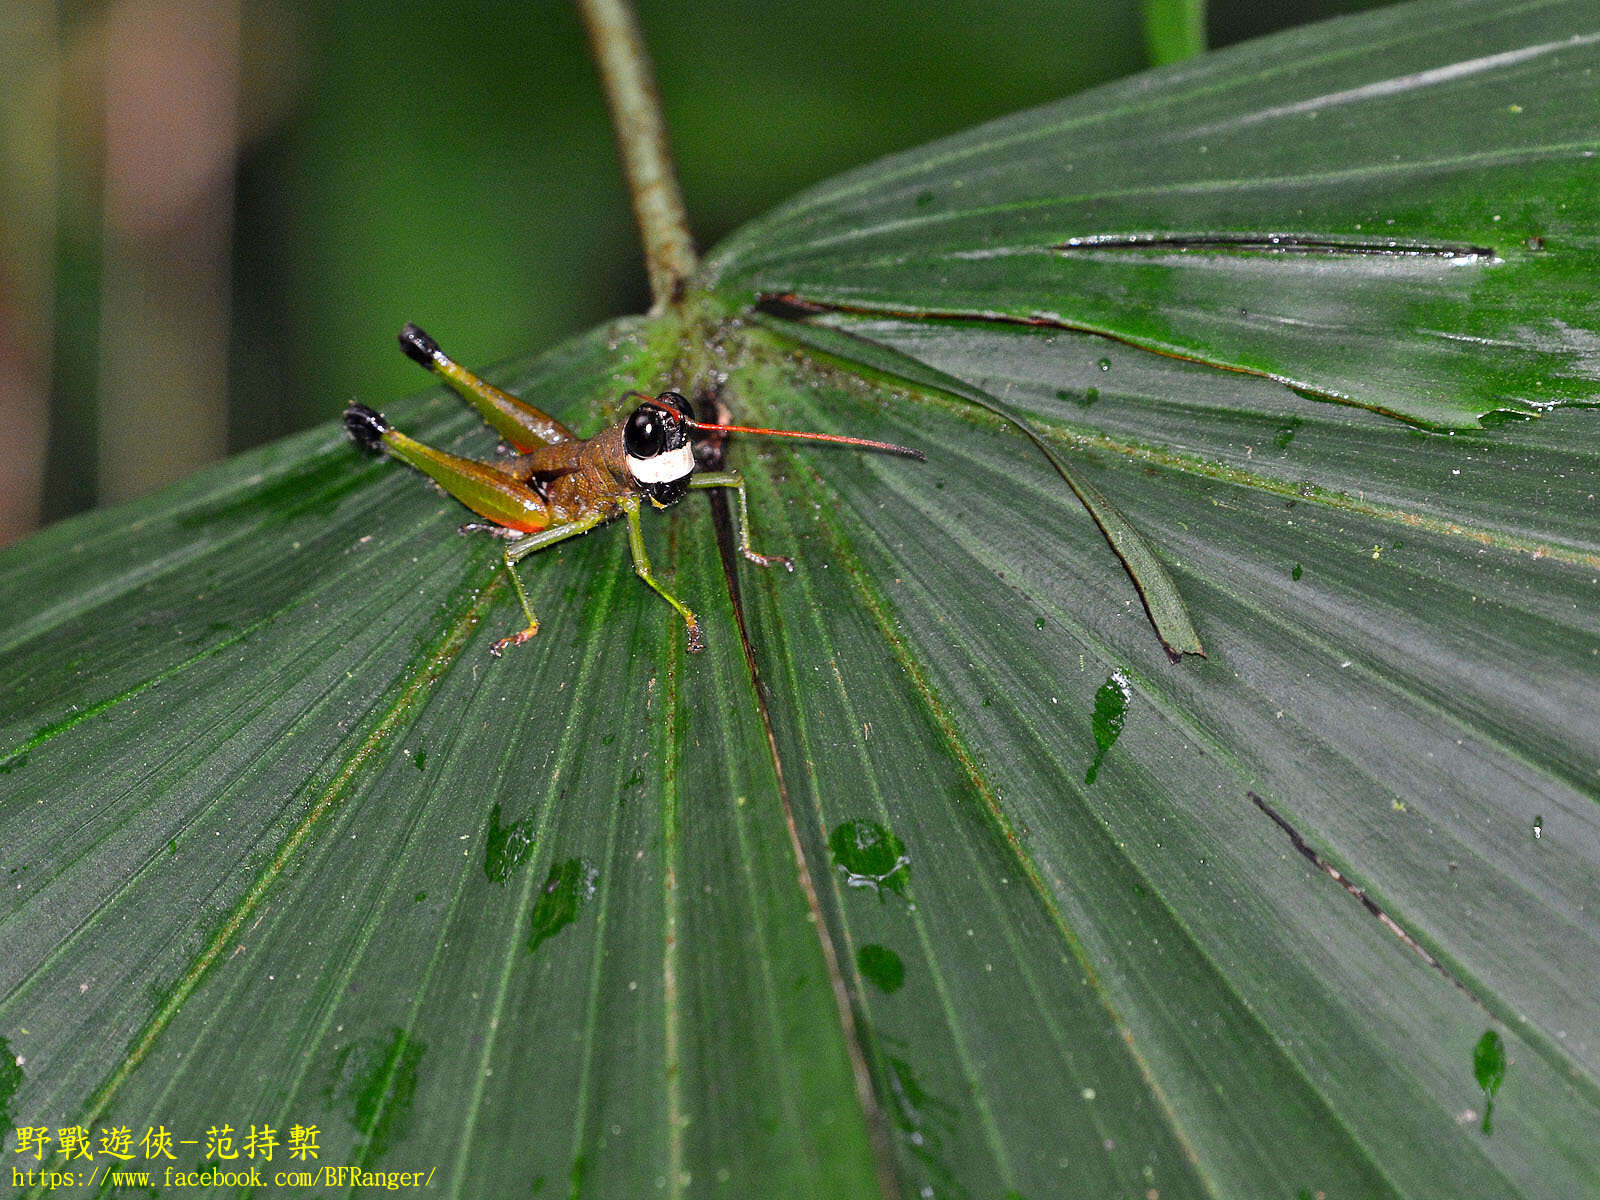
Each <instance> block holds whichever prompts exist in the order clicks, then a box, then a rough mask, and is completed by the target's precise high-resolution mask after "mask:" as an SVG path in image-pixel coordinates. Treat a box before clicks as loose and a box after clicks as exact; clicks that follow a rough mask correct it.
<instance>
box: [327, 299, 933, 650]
mask: <svg viewBox="0 0 1600 1200" xmlns="http://www.w3.org/2000/svg"><path fill="white" fill-rule="evenodd" d="M400 348H401V349H402V350H404V351H405V353H406V356H407V357H408V358H411V359H412V360H413V361H415V362H418V363H420V364H421V365H422V366H424V367H426V368H427V369H428V370H429V371H432V372H433V373H434V374H436V375H438V376H440V377H441V378H442V379H444V381H445V382H446V383H448V384H449V385H450V386H451V387H452V388H453V389H455V391H456V392H457V393H459V394H460V395H461V397H462V398H463V399H464V400H466V402H467V403H468V404H470V405H472V407H473V408H474V409H476V410H477V412H478V414H479V415H480V416H481V417H482V418H483V419H484V421H485V422H486V423H487V424H488V425H490V426H491V427H492V428H493V429H494V430H495V431H496V432H497V433H499V434H500V436H501V437H502V438H504V439H505V440H506V441H507V442H509V443H510V444H511V446H512V447H513V448H514V449H515V450H516V451H517V453H515V454H513V455H510V456H508V457H505V458H501V459H498V460H495V461H489V462H485V461H479V460H478V459H473V458H463V457H461V456H460V455H458V454H451V453H449V452H448V451H444V450H438V449H435V448H434V447H432V446H429V445H426V444H424V443H422V442H419V441H417V440H416V439H414V438H410V437H407V436H406V435H405V434H403V433H401V432H400V431H399V430H398V429H396V428H395V427H394V426H393V425H391V424H389V422H388V421H387V420H385V419H384V416H383V414H382V413H379V412H377V411H376V410H374V409H371V408H368V407H367V406H366V405H365V404H352V405H351V406H350V407H349V408H347V409H345V412H344V424H345V429H346V430H347V431H348V432H349V434H350V437H351V438H352V439H353V440H354V441H355V442H356V443H357V444H358V445H359V446H361V447H362V448H363V449H366V450H371V451H377V450H380V449H381V450H383V451H385V452H387V453H388V454H389V455H391V456H392V457H394V458H397V459H399V460H400V461H401V462H403V463H406V464H407V465H408V466H412V467H415V468H416V469H417V470H419V471H421V472H422V473H423V474H424V475H427V476H429V477H430V478H431V479H433V480H434V482H436V483H437V484H438V485H439V486H440V487H442V488H443V489H444V490H445V491H446V492H448V493H449V494H450V495H452V496H454V497H455V498H456V499H457V500H459V501H461V503H462V504H464V505H466V506H467V507H468V508H469V509H471V510H472V511H473V512H475V513H477V514H478V515H479V516H480V517H483V518H485V521H471V522H468V523H467V524H465V525H463V526H461V532H462V533H471V532H475V531H481V532H486V533H489V534H492V535H493V536H495V537H499V538H504V539H505V540H506V547H505V555H504V562H505V569H506V574H508V575H509V576H511V585H512V587H513V588H515V589H516V593H517V599H518V600H519V601H520V602H521V604H522V612H523V615H524V616H526V617H527V619H528V624H527V626H526V627H525V628H523V629H521V630H519V631H518V632H516V633H513V634H510V635H509V636H507V637H503V638H501V639H500V640H499V641H497V642H495V643H494V645H493V646H492V647H491V648H490V653H491V654H493V655H495V656H496V657H498V656H499V655H500V654H502V653H503V652H504V651H505V649H506V647H508V646H516V645H520V644H521V643H523V642H525V641H527V640H528V639H529V638H531V637H533V636H534V635H535V634H536V633H538V632H539V618H538V617H536V616H534V614H533V606H532V605H530V604H529V603H528V593H527V592H526V591H525V590H524V589H523V586H522V581H521V580H520V579H518V578H517V569H516V564H517V563H518V562H520V561H521V560H522V559H524V558H526V557H527V556H528V555H530V554H532V553H533V552H534V551H536V550H543V549H544V548H545V547H547V546H553V545H555V544H556V543H557V542H561V541H565V540H566V539H567V538H570V537H577V536H578V535H579V534H582V533H588V532H589V530H591V529H594V528H595V527H596V526H599V525H604V524H605V523H607V522H608V521H613V520H615V519H616V518H617V517H625V518H627V522H628V548H629V549H630V550H631V551H632V552H633V569H634V572H635V574H637V575H638V576H639V578H640V579H642V580H644V582H645V583H647V584H648V585H649V586H650V587H651V588H652V589H654V591H655V592H656V594H657V595H659V596H661V597H662V599H664V600H666V602H667V603H668V604H670V605H672V607H673V608H674V609H676V610H677V612H678V615H679V616H681V617H682V618H683V619H684V621H685V622H686V623H687V624H688V627H689V650H690V651H691V652H698V651H699V650H700V649H702V647H703V645H704V643H703V641H702V639H701V636H700V622H699V621H698V620H697V619H696V618H695V615H694V613H693V612H691V611H690V610H689V608H688V607H687V606H686V605H685V604H684V603H683V602H682V601H681V600H679V599H678V598H677V597H676V596H674V595H673V594H672V593H671V592H669V591H667V589H666V588H664V587H662V586H661V584H660V583H659V582H658V581H657V580H656V577H655V575H654V574H653V573H652V572H651V570H650V559H649V556H648V555H646V554H645V549H644V534H643V531H642V529H641V527H640V523H639V510H640V508H641V507H642V506H643V504H644V503H645V502H646V501H648V502H649V503H650V504H651V505H653V506H654V507H656V508H665V507H666V506H667V505H669V504H672V503H673V502H674V501H677V500H681V499H682V498H683V497H684V495H686V494H687V493H688V492H689V491H690V490H691V489H696V490H699V489H706V488H732V489H733V490H734V491H736V492H737V493H738V495H739V506H738V513H739V521H738V527H739V528H738V534H739V553H740V554H742V555H743V556H744V557H745V558H746V559H748V560H749V561H751V562H753V563H756V564H758V565H760V566H764V567H765V566H773V565H774V564H781V565H782V566H783V567H784V568H785V569H787V570H790V571H792V570H794V561H793V560H792V559H789V558H785V557H783V556H782V555H776V554H758V553H757V552H756V551H754V550H752V549H751V548H750V519H749V511H748V508H747V505H746V501H745V488H744V479H743V478H741V477H740V475H739V473H738V472H737V471H700V472H699V473H696V471H695V467H696V462H695V456H694V447H693V446H692V445H691V444H690V433H691V431H693V432H700V433H755V434H762V435H767V436H773V437H794V438H806V439H809V440H812V441H820V442H838V443H843V444H845V445H850V446H861V447H865V448H866V449H870V450H884V451H887V452H889V453H892V454H903V455H906V456H907V457H910V458H916V459H924V460H925V459H926V456H925V455H924V454H923V453H922V452H921V451H920V450H912V449H910V448H908V447H905V446H896V445H893V444H892V443H889V442H874V441H869V440H867V439H865V438H853V437H843V436H841V435H839V434H829V433H800V432H797V431H794V430H789V429H755V428H751V427H748V426H743V425H720V424H715V423H713V422H709V421H699V420H696V419H695V414H694V409H693V407H692V406H691V405H690V403H689V401H688V399H687V398H686V397H685V396H684V395H682V394H681V393H679V392H662V393H661V394H660V395H657V396H649V395H646V394H645V393H643V392H628V393H626V394H625V395H624V397H623V399H625V400H628V399H633V400H638V401H639V404H638V405H637V407H635V408H634V409H633V411H632V412H631V413H629V414H628V416H627V417H625V418H624V419H623V420H621V421H619V422H617V423H616V424H615V425H611V426H608V427H607V428H605V429H602V430H601V431H600V432H599V433H597V434H595V435H594V436H593V437H589V438H580V437H578V436H577V435H576V434H575V433H573V432H572V431H571V430H570V429H568V428H567V427H566V426H565V425H563V424H562V423H561V422H560V421H557V420H556V419H555V418H554V417H551V416H548V415H546V414H545V413H542V412H540V411H539V410H538V409H536V408H534V407H533V406H532V405H531V404H528V403H527V402H526V401H523V400H520V399H518V398H517V397H515V396H513V395H511V393H509V392H505V391H502V390H501V389H499V388H497V387H495V386H494V385H493V384H490V383H486V382H484V381H483V380H482V379H479V378H478V377H477V376H476V375H474V374H473V373H472V372H471V371H468V370H467V369H466V368H465V367H463V366H461V365H460V364H458V363H457V362H455V361H454V360H453V359H451V358H450V357H449V356H448V355H446V354H445V353H444V351H443V350H441V349H439V344H438V343H437V342H435V341H434V340H433V339H432V338H431V337H429V336H428V335H427V334H426V333H424V332H423V331H422V330H421V329H419V328H417V327H416V326H415V325H407V326H406V327H405V328H404V329H403V330H401V331H400Z"/></svg>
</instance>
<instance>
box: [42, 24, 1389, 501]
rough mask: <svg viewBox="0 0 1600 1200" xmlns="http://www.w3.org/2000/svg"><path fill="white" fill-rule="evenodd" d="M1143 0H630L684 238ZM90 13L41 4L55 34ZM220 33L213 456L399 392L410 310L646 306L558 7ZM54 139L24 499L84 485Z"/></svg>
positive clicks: (1094, 31)
mask: <svg viewBox="0 0 1600 1200" xmlns="http://www.w3.org/2000/svg"><path fill="white" fill-rule="evenodd" d="M1367 6H1370V5H1369V4H1366V3H1362V2H1361V0H1282V2H1280V3H1274V4H1268V3H1265V2H1262V0H1255V2H1251V0H1235V2H1234V3H1225V4H1221V5H1214V6H1213V11H1212V13H1211V15H1210V18H1209V21H1210V28H1211V38H1212V41H1213V43H1221V42H1226V41H1232V40H1237V39H1239V38H1242V37H1245V36H1251V35H1254V34H1256V33H1261V32H1266V31H1268V30H1269V29H1272V28H1277V27H1279V26H1283V25H1291V24H1298V23H1301V22H1303V21H1304V20H1308V19H1312V18H1315V17H1320V16H1326V15H1331V14H1332V13H1334V12H1338V11H1349V10H1352V9H1355V8H1360V7H1367ZM1143 9H1144V5H1143V4H1142V3H1141V0H1053V2H1052V0H999V2H997V3H994V4H989V5H984V6H972V5H968V4H960V3H955V2H953V0H922V2H921V3H917V4H904V3H900V4H884V3H878V4H865V5H863V4H861V3H859V2H858V0H856V2H850V3H846V2H845V0H813V2H812V3H809V4H805V5H786V6H770V7H769V6H752V5H747V4H738V3H732V2H730V0H702V2H700V3H693V4H691V3H684V2H683V0H646V2H644V3H643V4H642V5H641V13H640V16H641V21H642V23H643V25H644V28H645V33H646V37H647V39H648V41H649V43H650V45H651V46H652V48H653V53H654V56H655V59H656V65H657V71H658V74H659V77H660V83H661V89H662V92H663V96H664V102H665V106H666V112H667V118H668V122H669V125H670V127H671V129H672V131H673V136H674V139H675V148H676V151H677V156H678V161H679V167H680V171H681V174H682V179H683V185H684V190H685V193H686V198H687V201H688V206H689V211H690V214H691V220H692V222H693V225H694V230H695V233H696V235H697V237H698V238H699V239H700V241H701V243H702V245H704V246H709V245H711V244H713V243H715V242H716V241H717V240H718V239H719V238H720V237H721V236H722V235H724V234H725V233H727V232H728V231H730V230H731V229H732V228H734V227H735V226H736V225H738V224H739V223H740V222H742V221H744V220H746V219H748V218H750V217H752V216H754V215H756V214H757V213H759V212H761V211H762V210H763V209H765V208H767V207H769V206H770V205H772V204H773V203H775V202H776V201H778V200H780V199H782V198H784V197H785V196H788V195H790V194H792V193H793V192H795V191H797V190H799V189H800V188H802V187H804V186H806V185H808V184H810V183H813V182H816V181H819V180H822V179H825V178H827V177H829V176H831V175H833V174H836V173H838V172H839V171H841V170H844V169H846V168H848V167H851V166H855V165H857V164H860V163H864V162H867V161H870V160H871V159H873V158H876V157H878V156H880V155H883V154H886V153H889V152H892V151H895V150H899V149H905V148H909V147H912V146H916V145H919V144H921V143H924V142H926V141H929V140H930V139H932V138H935V137H938V136H939V135H941V134H945V133H950V132H953V131H955V130H958V129H962V128H965V127H968V126H970V125H973V124H976V123H978V122H980V121H983V120H986V119H988V118H991V117H995V116H999V115H1002V114H1004V113H1008V112H1012V111H1015V110H1017V109H1021V108H1025V107H1028V106H1031V105H1034V104H1039V103H1043V102H1045V101H1047V100H1052V99H1055V98H1057V97H1060V96H1062V95H1065V94H1067V93H1069V92H1073V91H1077V90H1080V89H1083V88H1086V87H1089V86H1092V85H1094V84H1096V83H1099V82H1103V81H1105V80H1108V79H1112V78H1116V77H1118V76H1121V75H1124V74H1127V73H1129V72H1131V71H1135V70H1138V69H1140V68H1142V67H1143V66H1145V65H1146V63H1147V62H1148V61H1149V58H1148V51H1147V48H1146V44H1145V40H1144V26H1143V24H1142V22H1143V20H1144V15H1143ZM101 12H102V8H101V7H100V6H94V7H82V8H78V9H70V10H69V11H67V13H66V15H65V16H64V18H63V21H62V24H61V36H62V38H63V40H64V41H67V40H70V39H72V38H73V36H74V35H75V34H78V33H81V32H82V31H83V30H85V29H88V28H89V27H90V26H92V24H93V22H94V21H95V20H96V19H97V16H98V15H99V14H100V13H101ZM239 28H240V37H239V42H238V45H239V56H240V64H239V78H240V86H239V96H240V107H241V114H240V119H239V136H240V140H241V145H240V150H239V161H238V170H237V172H236V175H235V178H234V186H235V190H234V195H233V200H232V204H233V208H232V213H233V216H232V228H231V233H230V238H231V244H232V247H233V251H232V260H231V263H230V264H228V270H227V276H228V282H229V287H230V290H231V291H230V297H229V305H228V313H227V316H226V321H227V329H228V334H227V346H226V362H227V367H226V386H225V390H226V392H227V395H226V397H225V403H226V405H227V412H228V417H227V430H228V435H227V441H228V448H229V449H231V450H237V449H242V448H244V447H247V446H250V445H254V444H256V443H259V442H262V441H265V440H268V439H271V438H274V437H277V436H280V435H282V434H285V433H287V432H290V431H292V430H294V429H298V428H301V427H304V426H306V425H308V424H311V423H313V422H316V421H319V420H325V419H328V418H330V417H332V416H334V415H335V414H336V413H337V412H338V411H339V410H340V409H341V408H342V407H343V406H344V405H345V404H346V403H348V402H349V401H350V400H352V399H356V398H359V399H362V400H365V401H369V402H372V403H375V404H381V403H383V402H384V401H385V400H387V399H389V398H391V397H393V396H396V395H399V394H404V393H406V392H410V391H414V390H416V389H417V388H418V387H420V386H421V385H422V384H423V383H424V382H425V380H424V379H423V377H422V375H421V373H420V372H418V371H417V370H416V369H415V368H414V367H413V366H411V364H409V363H408V362H406V361H405V360H404V359H403V358H402V357H401V355H400V354H399V353H397V352H396V349H395V345H394V333H395V331H396V330H398V328H399V327H400V325H401V324H402V323H403V322H405V321H407V320H415V321H417V322H419V323H421V324H422V325H424V326H425V327H426V328H427V329H429V330H430V331H431V332H433V333H434V334H435V335H436V336H438V337H439V339H440V340H441V342H442V343H443V344H444V345H445V346H446V347H447V348H449V349H450V351H451V352H452V353H453V354H454V355H455V356H457V357H458V358H460V359H462V360H463V361H465V362H467V363H471V364H482V363H485V362H490V361H493V360H496V359H500V358H504V357H508V356H511V355H516V354H526V353H528V352H530V351H533V350H537V349H539V348H541V347H544V346H547V345H549V344H551V343H552V342H554V341H556V340H557V339H559V338H561V337H563V336H565V335H567V334H570V333H573V332H575V331H577V330H580V329H583V328H585V327H587V326H590V325H592V324H594V323H595V322H596V321H598V320H600V319H602V318H604V317H608V316H612V315H615V314H618V313H622V312H630V311H639V310H642V309H643V308H644V307H646V305H647V303H648V301H647V292H646V286H645V277H644V272H643V268H642V265H641V263H640V260H639V253H638V250H637V242H636V237H635V233H634V230H633V226H632V218H631V214H630V212H629V210H628V205H627V199H626V196H625V194H624V192H623V189H622V185H621V181H620V177H619V174H618V170H617V167H616V161H615V154H614V150H613V147H612V144H611V134H610V130H609V126H608V123H607V119H606V113H605V110H604V105H603V102H602V99H601V96H600V93H599V90H598V86H597V83H596V81H595V77H594V72H593V69H592V67H591V66H590V64H589V61H588V57H587V49H586V45H585V41H584V37H583V32H582V29H581V27H580V25H579V22H578V20H577V17H576V16H575V14H574V12H573V11H572V9H571V8H570V7H569V6H568V5H567V4H565V3H557V2H555V0H542V2H540V3H536V4H528V5H509V4H504V3H491V2H487V0H465V2H458V3H453V4H449V5H441V4H422V3H414V2H409V3H408V2H395V3H382V4H379V3H373V2H372V0H337V2H333V3H316V4H313V3H309V2H308V0H250V2H249V3H246V4H245V5H244V6H243V8H242V10H241V13H240V18H239ZM64 58H65V59H66V60H68V61H69V66H70V58H71V56H70V55H66V56H64ZM65 90H66V92H67V94H68V102H69V103H70V100H71V92H72V88H71V87H70V86H69V87H67V88H66V89H65ZM67 124H68V125H69V126H70V124H71V122H70V120H69V121H68V122H67ZM65 146H66V149H65V150H64V151H63V153H64V161H63V163H62V164H61V184H60V195H59V197H58V210H59V212H58V228H57V234H56V242H57V251H56V254H55V265H54V270H55V280H54V289H53V296H54V300H53V309H54V312H53V326H54V327H53V330H52V333H53V337H52V338H51V342H52V345H53V350H52V353H51V362H50V368H51V370H50V375H51V378H50V393H51V418H50V423H51V435H50V462H49V466H48V470H47V472H46V477H45V481H44V491H45V504H44V508H43V515H44V518H45V519H47V520H48V519H54V518H57V517H60V516H64V515H66V514H68V513H70V512H72V511H75V510H77V509H80V508H83V507H87V506H89V505H91V504H93V503H94V502H95V500H96V498H97V497H96V487H95V472H94V469H93V468H94V463H93V459H94V445H95V429H96V427H97V425H96V415H95V414H96V407H95V389H96V381H97V378H98V377H99V375H100V374H102V373H103V357H102V355H101V352H100V350H99V348H98V347H97V329H98V327H99V324H100V323H101V322H102V321H103V320H104V311H103V306H102V301H101V295H100V289H101V287H102V278H101V276H102V274H103V271H102V269H101V264H102V262H103V255H102V253H101V247H100V245H99V243H98V239H99V238H100V236H101V232H100V230H101V226H100V221H99V217H98V215H97V211H96V208H95V204H96V197H97V196H98V189H99V186H100V184H99V182H98V180H97V176H96V168H95V167H94V165H93V164H92V163H84V162H74V161H73V160H72V155H73V153H74V151H73V146H74V142H73V139H72V137H71V136H70V129H69V131H68V136H67V137H66V139H65ZM1130 153H1137V147H1130ZM88 157H92V155H90V156H88ZM152 386H157V387H158V386H159V381H152ZM219 402H224V398H223V397H219ZM100 444H101V446H102V447H104V446H105V445H106V444H107V443H106V441H105V440H104V439H102V441H101V443H100ZM101 452H102V453H104V452H105V451H104V450H102V451H101Z"/></svg>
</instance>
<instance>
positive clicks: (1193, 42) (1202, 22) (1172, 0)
mask: <svg viewBox="0 0 1600 1200" xmlns="http://www.w3.org/2000/svg"><path fill="white" fill-rule="evenodd" d="M1143 8H1144V40H1145V46H1146V47H1147V49H1148V50H1149V53H1150V65H1151V66H1154V67H1164V66H1166V65H1167V64H1168V63H1175V62H1182V61H1183V60H1184V59H1186V58H1193V57H1194V56H1195V55H1197V54H1204V53H1205V49H1206V0H1144V5H1143Z"/></svg>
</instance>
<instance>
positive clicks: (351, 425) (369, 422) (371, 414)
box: [344, 404, 390, 450]
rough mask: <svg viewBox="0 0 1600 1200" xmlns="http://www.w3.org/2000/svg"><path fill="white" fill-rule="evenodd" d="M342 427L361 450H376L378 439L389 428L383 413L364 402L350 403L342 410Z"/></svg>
mask: <svg viewBox="0 0 1600 1200" xmlns="http://www.w3.org/2000/svg"><path fill="white" fill-rule="evenodd" d="M344 427H345V431H346V432H347V433H349V435H350V440H351V441H353V442H355V444H356V445H358V446H360V447H361V448H362V449H363V450H376V449H377V448H378V443H379V441H380V440H382V438H383V435H384V434H386V433H388V432H389V429H390V426H389V422H387V421H385V420H384V419H383V414H382V413H381V412H378V411H377V410H376V409H371V408H368V407H367V406H366V405H365V404H352V405H351V406H350V407H349V408H347V409H345V410H344Z"/></svg>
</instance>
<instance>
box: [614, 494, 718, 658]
mask: <svg viewBox="0 0 1600 1200" xmlns="http://www.w3.org/2000/svg"><path fill="white" fill-rule="evenodd" d="M623 512H624V513H625V514H626V515H627V518H628V549H629V550H631V551H633V572H634V574H635V575H637V576H638V577H639V578H640V579H642V580H644V581H645V582H646V583H648V584H649V585H650V586H651V588H653V589H654V590H655V593H656V595H658V596H660V597H661V598H662V599H663V600H665V601H666V602H667V603H668V604H670V605H672V607H673V608H675V609H677V610H678V615H679V616H681V617H682V618H683V619H684V620H685V621H687V622H688V624H689V653H690V654H699V653H700V651H702V650H704V649H705V646H706V644H705V642H703V641H701V639H700V622H699V620H697V619H696V617H695V615H694V613H692V612H690V611H689V607H688V605H686V604H684V602H683V601H682V600H679V599H678V598H677V597H676V596H674V595H673V594H672V593H671V592H669V591H667V589H666V588H664V587H662V586H661V585H660V584H659V583H657V582H656V577H655V576H654V575H653V574H651V572H650V556H649V555H648V554H646V553H645V552H644V530H643V529H642V528H640V525H639V501H638V500H637V499H634V500H633V501H632V502H630V503H628V504H627V505H626V507H625V508H624V509H623Z"/></svg>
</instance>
